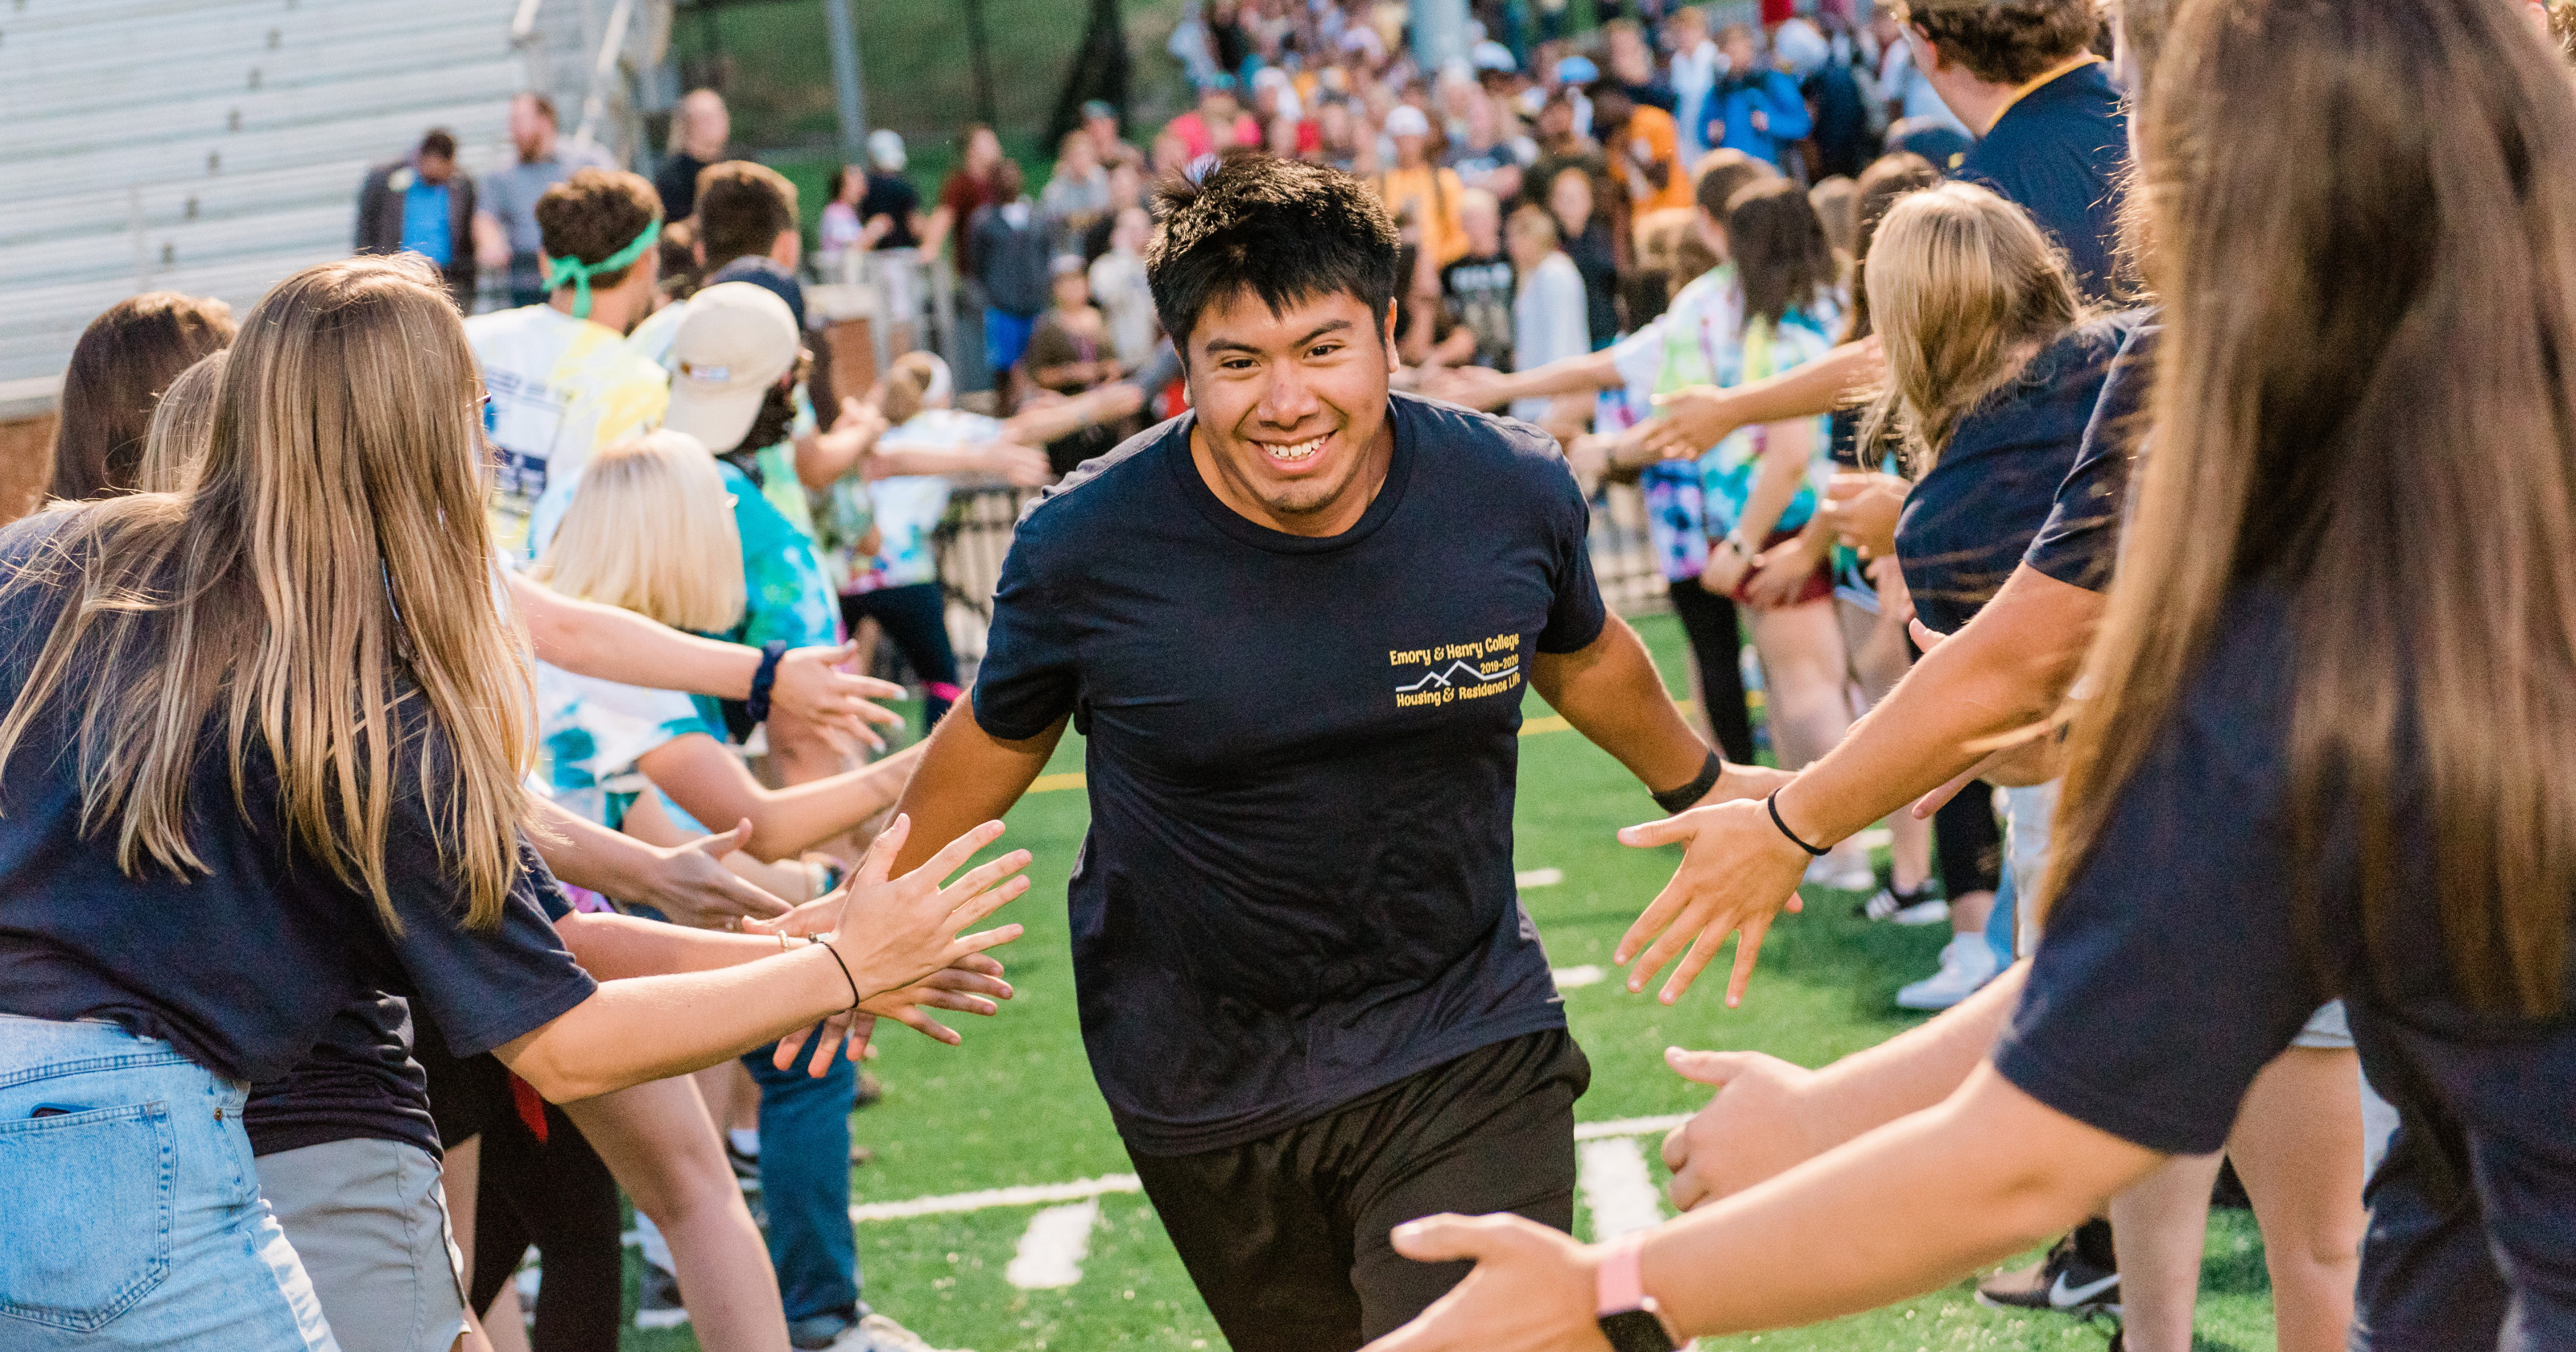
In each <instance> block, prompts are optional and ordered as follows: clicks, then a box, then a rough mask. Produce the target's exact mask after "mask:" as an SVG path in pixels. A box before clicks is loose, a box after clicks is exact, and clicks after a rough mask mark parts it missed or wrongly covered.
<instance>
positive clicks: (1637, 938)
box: [1611, 765, 1807, 1009]
mask: <svg viewBox="0 0 2576 1352" xmlns="http://www.w3.org/2000/svg"><path fill="white" fill-rule="evenodd" d="M1726 769H1727V772H1726V775H1725V777H1723V778H1721V779H1720V780H1719V781H1718V786H1717V788H1716V789H1715V790H1714V791H1712V792H1711V793H1710V794H1709V796H1708V797H1707V798H1704V799H1702V800H1700V803H1699V806H1697V807H1694V808H1691V809H1690V810H1689V811H1687V812H1683V813H1679V814H1677V815H1675V816H1671V817H1666V818H1665V819H1663V820H1662V821H1654V822H1646V823H1644V824H1643V825H1639V826H1631V827H1629V828H1627V829H1626V830H1623V831H1621V832H1620V833H1619V843H1620V844H1623V845H1633V846H1637V847H1639V848H1646V847H1651V846H1656V845H1672V844H1680V845H1681V846H1682V847H1683V850H1682V862H1681V867H1679V868H1677V869H1675V870H1673V880H1672V881H1671V882H1669V883H1666V884H1664V890H1663V891H1661V892H1658V893H1656V894H1655V899H1654V901H1653V903H1652V904H1650V905H1648V906H1647V907H1646V909H1645V912H1644V913H1643V914H1641V915H1639V916H1638V917H1637V923H1635V924H1633V925H1630V926H1629V927H1628V932H1627V933H1626V934H1625V935H1622V936H1620V939H1619V947H1618V948H1617V949H1615V950H1614V951H1613V952H1612V954H1611V956H1612V958H1613V960H1614V961H1616V962H1618V963H1619V964H1620V965H1621V966H1628V964H1629V963H1630V962H1631V961H1632V960H1633V961H1634V962H1635V966H1633V967H1629V971H1628V990H1629V992H1630V993H1632V994H1634V993H1637V992H1641V991H1643V990H1645V989H1646V983H1647V982H1649V981H1652V980H1653V979H1654V977H1655V973H1657V972H1659V971H1662V970H1663V968H1664V965H1665V964H1666V963H1669V962H1672V961H1673V960H1674V959H1675V958H1676V957H1679V958H1680V959H1681V963H1680V965H1679V966H1677V967H1675V968H1673V974H1672V977H1671V979H1670V980H1668V981H1666V982H1665V983H1664V988H1663V990H1662V992H1661V993H1660V994H1659V995H1658V996H1657V998H1658V999H1661V1000H1662V1001H1663V1002H1664V1003H1665V1004H1668V1005H1669V1004H1671V1003H1673V1002H1674V1001H1675V1000H1678V999H1680V998H1681V996H1682V992H1683V991H1686V990H1689V989H1690V987H1691V983H1692V982H1693V981H1696V980H1698V979H1699V974H1700V971H1701V970H1702V969H1703V968H1705V967H1707V966H1708V964H1709V962H1710V961H1711V960H1712V959H1714V958H1715V957H1716V956H1717V950H1718V948H1719V947H1720V946H1721V945H1723V944H1724V943H1725V942H1726V936H1728V935H1730V934H1735V935H1738V936H1740V937H1739V938H1738V939H1737V940H1736V944H1735V970H1734V972H1733V974H1732V975H1730V976H1729V977H1728V979H1727V983H1726V1003H1727V1007H1728V1008H1730V1009H1731V1008H1733V1007H1735V1006H1736V1005H1739V1004H1742V1003H1743V1002H1744V986H1745V983H1746V982H1748V981H1750V980H1751V979H1752V977H1753V959H1754V957H1755V956H1756V955H1758V954H1759V953H1760V952H1761V951H1762V936H1763V935H1765V934H1767V933H1769V932H1770V929H1771V920H1772V917H1774V916H1776V915H1778V914H1779V913H1780V912H1781V911H1782V910H1784V909H1785V910H1791V911H1794V910H1797V909H1798V908H1799V901H1798V883H1799V881H1800V880H1801V879H1803V878H1804V877H1805V876H1806V873H1807V852H1806V851H1804V850H1801V849H1799V848H1798V847H1797V846H1796V845H1794V844H1792V843H1791V842H1790V841H1789V838H1788V837H1786V836H1784V835H1782V834H1781V833H1780V829H1779V828H1778V827H1776V826H1773V825H1772V824H1771V814H1770V809H1769V808H1767V807H1766V806H1764V804H1763V798H1764V797H1765V796H1767V795H1769V794H1771V793H1773V792H1776V791H1777V790H1778V789H1779V787H1780V786H1781V785H1783V784H1786V783H1788V782H1789V780H1790V779H1791V778H1793V776H1791V775H1790V774H1789V773H1788V772H1786V771H1782V770H1772V769H1767V768H1764V767H1761V766H1751V765H1742V766H1739V765H1730V766H1728V767H1727V768H1726Z"/></svg>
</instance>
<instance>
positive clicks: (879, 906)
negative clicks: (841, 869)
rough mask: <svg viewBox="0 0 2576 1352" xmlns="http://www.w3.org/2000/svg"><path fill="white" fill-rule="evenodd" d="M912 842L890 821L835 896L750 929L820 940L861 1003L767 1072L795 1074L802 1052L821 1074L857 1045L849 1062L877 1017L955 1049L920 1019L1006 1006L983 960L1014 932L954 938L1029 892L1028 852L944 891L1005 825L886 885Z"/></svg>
mask: <svg viewBox="0 0 2576 1352" xmlns="http://www.w3.org/2000/svg"><path fill="white" fill-rule="evenodd" d="M911 834H912V819H911V818H910V817H906V816H899V817H896V818H895V819H894V824H893V825H891V826H889V827H887V828H886V829H885V830H884V831H883V832H881V833H879V834H878V836H877V838H876V841H875V843H874V844H872V845H870V846H869V847H868V855H867V858H866V859H865V860H863V861H861V863H860V865H859V867H858V870H857V871H856V872H854V873H852V874H851V875H850V880H849V881H848V882H847V883H845V884H843V885H842V887H841V888H840V890H838V891H836V892H833V893H831V894H830V895H828V896H825V897H821V898H817V899H816V900H814V901H810V902H807V903H806V904H805V905H803V906H799V907H797V908H796V909H795V910H794V911H791V912H789V913H788V914H786V915H784V916H781V917H779V918H778V919H776V920H773V921H756V922H753V923H752V924H751V925H749V926H747V928H749V929H752V930H754V931H755V932H759V933H768V934H790V935H794V934H808V935H813V934H818V933H819V937H820V938H821V939H822V941H823V942H824V943H828V944H830V945H831V946H832V949H833V952H834V953H836V954H837V955H839V957H840V959H841V961H842V962H843V963H844V964H846V965H847V966H848V968H849V972H850V979H851V981H852V983H853V984H855V985H856V986H857V987H858V989H859V991H860V992H861V994H862V997H863V998H862V999H861V1001H860V1003H859V1005H858V1006H857V1007H856V1008H855V1009H850V1010H845V1011H843V1012H841V1013H839V1014H835V1015H833V1016H832V1017H831V1018H829V1019H826V1020H824V1021H823V1022H822V1023H821V1024H820V1025H818V1026H817V1028H816V1034H815V1035H814V1036H812V1037H810V1038H807V1039H793V1038H782V1039H780V1040H779V1043H778V1050H777V1052H776V1054H775V1059H774V1060H773V1062H772V1064H774V1065H776V1066H777V1067H778V1068H779V1069H781V1070H787V1069H790V1068H792V1067H793V1066H794V1065H795V1064H796V1060H797V1056H798V1052H799V1050H800V1048H799V1043H800V1042H801V1043H802V1044H803V1047H804V1048H805V1049H808V1050H810V1059H809V1064H808V1066H807V1073H808V1074H811V1075H816V1076H820V1075H822V1074H824V1073H825V1072H826V1071H829V1070H830V1069H831V1067H832V1058H833V1057H834V1056H836V1055H839V1054H840V1053H841V1050H842V1047H843V1045H844V1044H845V1043H847V1042H849V1041H850V1040H851V1039H853V1038H855V1039H856V1040H857V1041H856V1044H855V1045H854V1046H852V1047H851V1050H850V1054H851V1055H852V1056H856V1055H857V1054H858V1049H859V1048H862V1047H864V1046H866V1044H867V1039H868V1036H869V1034H870V1033H871V1032H873V1031H874V1027H875V1023H876V1020H877V1019H878V1018H880V1017H884V1018H891V1019H894V1020H896V1021H897V1022H899V1023H902V1024H904V1025H906V1026H908V1027H911V1028H915V1029H918V1030H920V1031H921V1032H922V1033H923V1034H924V1035H926V1036H928V1037H931V1038H933V1039H936V1040H937V1041H940V1042H945V1043H948V1044H950V1045H952V1046H953V1045H955V1044H956V1043H957V1042H958V1041H960V1040H961V1039H960V1038H959V1037H958V1036H957V1034H956V1033H955V1032H954V1031H953V1030H951V1029H949V1028H947V1027H946V1026H944V1025H942V1024H941V1023H940V1022H939V1021H938V1020H937V1019H935V1018H932V1017H931V1016H930V1015H929V1014H928V1013H926V1012H925V1011H926V1010H929V1009H947V1010H955V1011H957V1012H959V1013H966V1014H991V1013H993V1012H994V1011H995V1010H996V1009H997V1008H998V1006H997V1005H995V1004H994V1003H993V1002H994V1001H996V1000H1007V999H1009V998H1010V997H1011V987H1010V984H1009V983H1008V982H1006V981H1003V980H1002V979H1001V978H1002V965H1001V964H1000V963H999V962H996V961H994V960H993V959H992V958H989V957H986V956H985V955H984V951H985V950H986V949H990V948H996V947H999V946H1001V945H1003V944H1006V943H1009V942H1011V941H1012V940H1014V939H1017V938H1019V937H1020V934H1021V928H1020V926H1018V925H1002V926H999V927H997V928H994V929H989V930H982V931H979V932H977V933H973V934H968V935H964V936H962V937H960V936H959V935H958V933H957V932H958V931H959V930H961V929H965V928H966V927H968V926H970V925H973V924H975V923H976V922H978V921H980V920H982V919H984V918H985V917H986V916H989V915H991V914H992V913H993V912H994V911H996V910H999V909H1000V908H1001V907H1002V906H1003V905H1004V904H1006V903H1008V902H1010V901H1011V900H1013V899H1014V898H1016V897H1018V896H1019V895H1020V894H1021V893H1023V892H1026V891H1028V889H1029V880H1028V878H1027V877H1026V876H1025V875H1022V874H1021V873H1020V870H1022V869H1024V868H1027V867H1028V864H1029V852H1028V851H1026V850H1013V851H1011V852H1010V853H1009V854H1006V855H1003V856H1001V857H1000V858H998V859H994V860H992V861H990V862H988V863H985V864H981V865H978V866H977V867H975V868H974V869H971V870H969V871H968V872H967V873H966V874H964V875H963V876H961V877H959V878H958V879H957V880H956V881H955V882H952V883H949V884H948V885H947V886H945V887H943V886H941V885H940V881H941V880H942V879H944V878H946V877H947V876H948V875H949V874H951V873H955V872H956V871H957V870H958V869H959V868H961V867H963V866H964V865H965V863H966V861H967V860H968V859H971V858H973V857H974V855H975V852H976V851H977V850H980V849H982V848H984V847H985V846H986V845H989V844H991V843H993V842H994V841H995V840H997V839H999V838H1000V837H1001V834H1002V824H1001V823H1000V822H997V821H996V822H986V823H984V824H983V825H981V826H978V827H976V828H975V829H974V830H972V831H969V832H967V833H966V834H964V835H962V836H959V837H958V838H957V839H955V840H952V841H950V842H949V843H948V846H947V848H945V849H943V850H941V851H940V852H939V853H938V854H936V855H933V856H931V858H930V860H929V862H927V863H924V864H923V865H922V866H921V867H919V868H917V869H914V870H913V871H912V872H910V873H907V874H905V875H903V876H902V877H900V878H894V879H892V880H891V881H889V879H888V875H889V874H891V873H892V872H893V869H894V859H895V855H896V853H897V852H898V851H900V850H901V849H902V848H903V842H904V839H905V838H906V837H907V836H909V835H911Z"/></svg>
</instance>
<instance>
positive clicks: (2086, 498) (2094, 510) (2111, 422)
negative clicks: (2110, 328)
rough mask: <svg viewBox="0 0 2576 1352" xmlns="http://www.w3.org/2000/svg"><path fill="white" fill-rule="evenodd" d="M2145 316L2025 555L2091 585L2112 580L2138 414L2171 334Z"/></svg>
mask: <svg viewBox="0 0 2576 1352" xmlns="http://www.w3.org/2000/svg"><path fill="white" fill-rule="evenodd" d="M2141 314H2142V315H2143V316H2144V317H2143V318H2142V319H2141V320H2140V321H2139V322H2138V323H2137V324H2136V325H2135V326H2134V327H2133V328H2131V329H2130V331H2129V338H2128V341H2127V342H2125V343H2123V344H2121V346H2120V355H2119V357H2118V359H2117V360H2115V361H2113V362H2112V364H2111V372H2110V376H2109V378H2107V379H2105V380H2104V381H2103V382H2102V397H2101V399H2100V400H2099V401H2098V402H2097V403H2095V405H2094V406H2093V420H2092V421H2091V422H2089V423H2087V424H2086V425H2085V427H2084V445H2083V447H2082V448H2081V449H2080V450H2078V451H2076V453H2075V465H2074V467H2073V468H2072V469H2069V470H2068V471H2067V472H2066V482H2064V483H2062V484H2059V485H2058V486H2057V501H2056V502H2055V503H2054V504H2052V505H2051V506H2050V507H2049V509H2048V521H2047V523H2046V524H2044V525H2042V526H2041V527H2040V528H2039V535H2038V536H2037V537H2036V538H2034V539H2033V540H2032V541H2031V542H2030V552H2029V553H2027V554H2025V555H2023V556H2022V562H2024V563H2026V564H2028V565H2030V566H2031V567H2032V568H2035V569H2037V570H2038V571H2040V572H2043V573H2046V574H2047V575H2049V576H2050V577H2053V578H2055V579H2057V580H2058V581H2060V582H2063V583H2066V584H2068V585H2069V586H2075V587H2082V588H2084V589H2085V590H2086V591H2107V590H2109V589H2110V586H2111V565H2112V564H2113V562H2114V561H2115V560H2116V559H2117V558H2118V556H2119V551H2120V527H2121V523H2122V520H2123V514H2124V509H2125V508H2126V506H2127V503H2128V497H2129V461H2130V459H2131V458H2132V457H2133V456H2134V455H2135V454H2136V453H2137V450H2138V447H2137V445H2136V442H2137V439H2138V436H2139V432H2140V417H2139V415H2140V412H2141V410H2142V409H2143V408H2144V407H2145V404H2146V397H2147V389H2148V386H2149V385H2150V383H2152V381H2153V380H2154V377H2155V363H2156V339H2157V337H2158V335H2160V334H2162V333H2163V332H2164V326H2163V325H2162V324H2159V323H2157V322H2155V312H2154V311H2152V310H2147V311H2142V312H2141Z"/></svg>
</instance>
